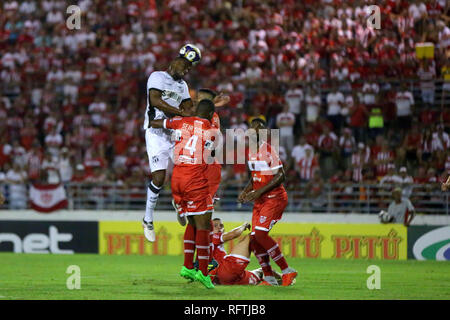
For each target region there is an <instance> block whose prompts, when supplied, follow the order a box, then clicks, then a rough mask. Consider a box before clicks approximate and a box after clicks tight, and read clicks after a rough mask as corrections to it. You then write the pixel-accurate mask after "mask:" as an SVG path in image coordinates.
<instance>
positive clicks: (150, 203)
mask: <svg viewBox="0 0 450 320" xmlns="http://www.w3.org/2000/svg"><path fill="white" fill-rule="evenodd" d="M160 191H161V188H158V187H157V186H155V185H154V184H153V182H152V181H150V182H149V183H148V186H147V203H146V205H145V217H144V221H145V222H152V221H153V211H154V209H155V207H156V203H157V202H158V197H159V192H160Z"/></svg>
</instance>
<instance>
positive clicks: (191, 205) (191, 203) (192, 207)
mask: <svg viewBox="0 0 450 320" xmlns="http://www.w3.org/2000/svg"><path fill="white" fill-rule="evenodd" d="M187 207H188V208H190V209H195V205H194V201H188V202H187Z"/></svg>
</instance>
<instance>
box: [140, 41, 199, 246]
mask: <svg viewBox="0 0 450 320" xmlns="http://www.w3.org/2000/svg"><path fill="white" fill-rule="evenodd" d="M200 59H201V53H200V50H199V49H198V48H197V47H195V46H194V45H191V44H187V45H185V46H183V47H182V48H181V49H180V52H179V56H178V57H177V58H175V59H174V60H173V61H172V62H171V63H170V64H169V67H168V69H167V70H166V71H155V72H153V73H152V74H151V75H150V77H149V78H148V81H147V109H146V112H145V121H144V130H145V142H146V147H147V154H148V160H149V164H150V171H151V173H152V180H151V181H150V182H149V183H148V188H147V203H146V207H145V216H144V219H143V222H142V226H143V228H144V235H145V237H146V238H147V240H148V241H150V242H153V241H155V230H154V226H153V211H154V209H155V207H156V203H157V200H158V196H159V192H160V191H161V188H162V186H163V184H164V180H165V177H166V170H167V167H168V163H169V158H171V159H172V155H173V148H174V142H173V141H171V134H170V130H167V129H162V128H155V127H153V126H151V121H152V120H157V119H167V118H169V117H173V116H177V115H178V116H191V115H192V114H193V108H194V107H193V103H192V100H191V97H190V95H189V90H188V86H187V84H186V82H185V81H184V80H183V77H184V76H185V75H186V74H187V73H188V72H189V71H190V70H191V68H192V66H193V65H195V64H197V63H198V62H199V61H200Z"/></svg>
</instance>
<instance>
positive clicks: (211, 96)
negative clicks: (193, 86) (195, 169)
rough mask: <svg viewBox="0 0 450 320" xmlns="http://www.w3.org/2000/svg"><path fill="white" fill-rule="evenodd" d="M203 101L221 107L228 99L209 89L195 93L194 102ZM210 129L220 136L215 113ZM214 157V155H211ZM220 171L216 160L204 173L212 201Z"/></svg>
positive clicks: (215, 113) (220, 168)
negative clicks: (211, 102)
mask: <svg viewBox="0 0 450 320" xmlns="http://www.w3.org/2000/svg"><path fill="white" fill-rule="evenodd" d="M203 99H208V100H211V101H213V102H214V107H216V108H217V107H222V106H224V105H226V104H227V103H228V102H229V101H230V97H229V96H227V95H223V94H219V95H218V94H216V92H214V91H213V90H210V89H205V88H204V89H200V90H198V92H197V97H196V101H201V100H203ZM211 127H212V128H214V129H216V130H218V131H219V132H218V133H219V134H220V118H219V115H218V114H217V112H214V115H213V117H212V119H211ZM213 156H214V154H213ZM221 171H222V165H221V164H220V162H219V161H217V159H215V160H214V163H211V164H210V165H208V168H207V171H206V177H207V179H208V181H209V193H210V194H211V197H213V199H214V198H215V196H216V192H217V189H218V188H219V185H220V180H221Z"/></svg>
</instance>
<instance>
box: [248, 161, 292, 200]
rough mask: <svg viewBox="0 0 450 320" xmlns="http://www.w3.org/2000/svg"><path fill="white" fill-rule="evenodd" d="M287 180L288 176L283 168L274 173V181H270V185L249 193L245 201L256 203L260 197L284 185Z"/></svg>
mask: <svg viewBox="0 0 450 320" xmlns="http://www.w3.org/2000/svg"><path fill="white" fill-rule="evenodd" d="M285 180H286V175H285V173H284V169H283V167H281V168H279V169H277V172H276V173H274V176H273V179H272V180H270V182H269V183H268V184H266V185H265V186H264V187H261V188H259V189H258V190H252V191H250V192H248V193H247V194H246V196H245V199H244V201H246V202H251V201H255V200H256V199H258V198H259V197H261V196H262V195H263V194H264V193H266V192H269V191H271V190H273V189H275V188H276V187H278V186H279V185H280V184H282V183H283V182H284V181H285Z"/></svg>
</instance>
